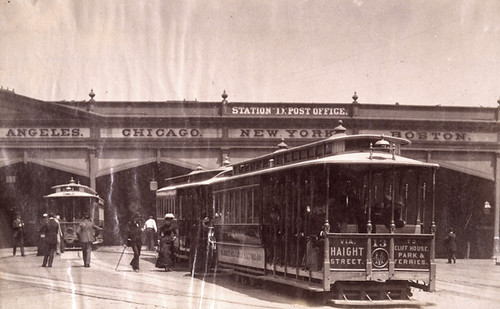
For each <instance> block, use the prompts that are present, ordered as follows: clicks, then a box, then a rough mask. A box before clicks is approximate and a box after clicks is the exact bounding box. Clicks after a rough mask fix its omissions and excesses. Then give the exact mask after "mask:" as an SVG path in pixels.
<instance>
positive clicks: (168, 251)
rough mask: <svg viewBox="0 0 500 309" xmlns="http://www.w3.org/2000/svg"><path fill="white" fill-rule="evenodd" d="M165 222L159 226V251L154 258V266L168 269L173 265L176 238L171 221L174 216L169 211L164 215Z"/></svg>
mask: <svg viewBox="0 0 500 309" xmlns="http://www.w3.org/2000/svg"><path fill="white" fill-rule="evenodd" d="M164 220H165V224H164V225H163V226H162V227H161V228H160V240H159V241H160V251H159V252H158V259H157V260H156V265H155V266H156V267H158V268H164V269H165V270H166V271H170V270H171V269H172V267H173V266H174V240H175V238H176V236H175V235H176V232H175V228H174V226H173V222H174V220H175V216H174V215H173V214H171V213H168V214H166V215H165V218H164Z"/></svg>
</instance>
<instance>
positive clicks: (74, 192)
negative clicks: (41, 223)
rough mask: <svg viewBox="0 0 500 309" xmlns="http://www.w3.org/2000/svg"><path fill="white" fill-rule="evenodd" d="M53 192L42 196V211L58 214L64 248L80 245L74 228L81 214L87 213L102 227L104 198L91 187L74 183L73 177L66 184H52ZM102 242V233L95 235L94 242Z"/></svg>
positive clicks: (81, 218) (81, 216)
mask: <svg viewBox="0 0 500 309" xmlns="http://www.w3.org/2000/svg"><path fill="white" fill-rule="evenodd" d="M52 190H53V191H54V192H53V193H51V194H49V195H46V196H44V199H45V200H46V205H45V209H44V212H46V213H52V214H54V215H55V216H56V215H59V216H60V220H59V221H60V222H59V223H60V225H61V230H62V232H63V238H64V244H65V247H66V248H71V247H80V244H79V241H78V237H77V235H76V230H77V227H78V225H79V224H80V222H82V221H83V214H84V213H88V214H89V215H90V218H91V219H92V220H93V222H94V224H95V225H97V226H99V227H101V228H103V227H104V200H103V199H102V198H100V197H99V195H97V192H96V191H95V190H93V189H92V188H90V187H88V186H85V185H82V184H80V183H76V182H75V181H74V180H73V178H71V180H70V181H69V183H67V184H62V185H57V186H53V187H52ZM102 242H103V236H102V233H98V234H97V235H96V240H95V242H94V244H96V245H97V244H101V243H102Z"/></svg>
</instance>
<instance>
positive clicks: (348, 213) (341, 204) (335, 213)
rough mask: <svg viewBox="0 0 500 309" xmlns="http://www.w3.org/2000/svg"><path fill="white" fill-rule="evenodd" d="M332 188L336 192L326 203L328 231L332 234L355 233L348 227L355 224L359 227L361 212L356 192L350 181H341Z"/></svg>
mask: <svg viewBox="0 0 500 309" xmlns="http://www.w3.org/2000/svg"><path fill="white" fill-rule="evenodd" d="M334 187H335V188H336V190H335V192H334V194H333V197H332V198H330V200H329V202H328V205H329V218H328V221H329V222H330V225H331V227H330V231H331V232H332V233H349V232H351V233H352V232H355V231H354V230H352V229H349V227H348V225H350V224H357V225H358V226H359V222H360V221H361V220H362V212H363V208H362V204H361V201H360V200H359V198H358V197H357V195H356V190H355V188H354V187H353V185H352V183H351V182H350V181H341V182H339V183H337V184H336V185H334ZM358 232H359V229H358Z"/></svg>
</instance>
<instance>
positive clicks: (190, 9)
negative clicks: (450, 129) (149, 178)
mask: <svg viewBox="0 0 500 309" xmlns="http://www.w3.org/2000/svg"><path fill="white" fill-rule="evenodd" d="M0 1H1V2H0V85H1V86H2V87H3V88H4V89H5V88H9V89H14V91H15V92H16V93H17V94H20V95H24V96H28V97H32V98H35V99H40V100H45V101H60V100H67V101H70V100H76V101H81V100H88V99H89V96H88V93H89V92H90V90H91V89H93V91H94V93H95V94H96V96H95V99H96V100H97V101H167V100H183V99H185V100H198V101H211V102H213V101H220V100H222V98H221V94H222V92H223V91H224V90H226V92H227V94H228V95H229V97H228V100H229V101H230V102H302V103H350V102H352V98H351V97H352V95H353V94H354V92H356V93H357V95H358V96H359V99H358V102H360V103H372V104H395V103H396V102H398V103H399V104H400V105H442V106H474V107H478V106H484V107H496V106H498V103H497V100H499V98H500V78H499V75H500V56H499V55H500V22H498V16H499V14H500V1H497V0H404V1H403V0H377V1H368V0H314V1H298V0H273V1H269V0H260V1H257V0H255V1H253V0H199V1H198V0H192V1H189V0H148V1H146V0H128V1H127V0H108V1H102V0H79V1H77V0H75V1H70V0H66V1H65V0H58V1H42V0H40V1H35V0H32V1H16V0H9V1H7V0H0Z"/></svg>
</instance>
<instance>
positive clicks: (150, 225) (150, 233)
mask: <svg viewBox="0 0 500 309" xmlns="http://www.w3.org/2000/svg"><path fill="white" fill-rule="evenodd" d="M144 231H146V241H147V244H148V250H149V251H153V250H154V248H155V235H156V232H158V229H157V227H156V221H155V219H153V215H149V219H148V220H146V222H145V223H144Z"/></svg>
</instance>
